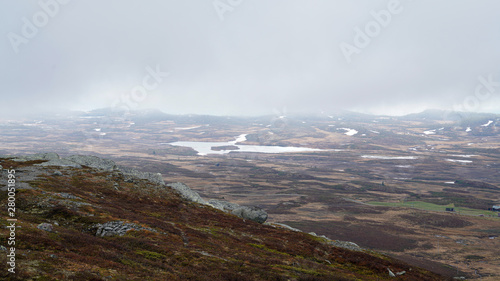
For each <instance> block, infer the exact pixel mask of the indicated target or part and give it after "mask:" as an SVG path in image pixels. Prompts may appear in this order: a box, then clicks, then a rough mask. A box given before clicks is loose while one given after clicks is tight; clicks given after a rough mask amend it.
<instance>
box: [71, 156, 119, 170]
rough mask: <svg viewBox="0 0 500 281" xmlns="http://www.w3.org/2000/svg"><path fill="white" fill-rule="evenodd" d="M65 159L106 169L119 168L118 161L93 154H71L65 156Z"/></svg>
mask: <svg viewBox="0 0 500 281" xmlns="http://www.w3.org/2000/svg"><path fill="white" fill-rule="evenodd" d="M64 159H65V160H70V161H73V162H74V163H77V164H79V165H82V166H87V167H91V168H96V169H101V170H105V171H113V170H117V169H118V168H117V166H116V163H115V162H114V161H113V160H109V159H102V158H99V157H97V156H93V155H71V156H69V157H66V158H64Z"/></svg>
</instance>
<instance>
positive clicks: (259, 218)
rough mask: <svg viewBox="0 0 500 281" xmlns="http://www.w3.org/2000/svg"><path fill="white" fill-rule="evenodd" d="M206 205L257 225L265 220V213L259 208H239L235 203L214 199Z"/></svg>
mask: <svg viewBox="0 0 500 281" xmlns="http://www.w3.org/2000/svg"><path fill="white" fill-rule="evenodd" d="M206 204H207V205H209V206H212V207H214V208H215V209H219V210H221V211H224V212H228V213H231V214H233V215H236V216H238V217H240V218H243V219H248V220H253V221H256V222H258V223H264V222H265V221H266V220H267V213H266V211H264V210H263V209H261V208H259V207H255V206H240V205H238V204H236V203H231V202H227V201H222V200H215V199H211V200H209V201H208V202H207V203H206Z"/></svg>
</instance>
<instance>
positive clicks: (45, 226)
mask: <svg viewBox="0 0 500 281" xmlns="http://www.w3.org/2000/svg"><path fill="white" fill-rule="evenodd" d="M37 228H38V229H40V230H44V231H48V232H52V231H53V230H54V227H53V226H52V224H50V223H46V222H44V223H41V224H39V225H37Z"/></svg>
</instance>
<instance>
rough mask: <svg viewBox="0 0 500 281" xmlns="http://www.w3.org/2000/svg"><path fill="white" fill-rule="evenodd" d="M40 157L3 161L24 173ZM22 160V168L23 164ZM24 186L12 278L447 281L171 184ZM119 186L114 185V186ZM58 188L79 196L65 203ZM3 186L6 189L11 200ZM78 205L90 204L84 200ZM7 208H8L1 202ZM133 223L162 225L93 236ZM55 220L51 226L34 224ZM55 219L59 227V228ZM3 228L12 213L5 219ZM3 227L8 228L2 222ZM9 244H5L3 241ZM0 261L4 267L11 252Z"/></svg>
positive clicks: (73, 175) (91, 176)
mask: <svg viewBox="0 0 500 281" xmlns="http://www.w3.org/2000/svg"><path fill="white" fill-rule="evenodd" d="M32 164H34V162H26V163H18V162H13V161H10V160H5V159H0V165H2V166H3V167H4V168H8V167H14V168H16V169H17V170H18V171H19V173H18V175H20V176H21V177H22V174H23V173H22V171H23V170H24V169H26V168H27V166H30V165H32ZM23 166H24V167H23ZM44 170H45V172H46V173H45V175H43V176H40V177H39V178H38V179H36V180H34V181H32V182H31V185H32V186H33V187H35V188H34V189H33V190H18V192H17V194H16V204H17V210H16V218H17V219H18V225H20V226H21V228H19V229H18V231H17V236H16V239H17V245H16V248H17V268H16V271H17V273H16V274H15V275H9V274H8V273H7V272H6V270H4V271H2V272H1V273H0V278H2V279H5V280H30V279H32V280H110V279H111V280H385V279H392V278H390V277H389V275H388V271H387V268H388V267H389V268H390V269H391V270H392V271H394V272H399V271H406V272H407V273H406V274H405V275H403V276H400V277H399V278H398V280H443V278H441V277H439V276H437V275H434V274H432V273H429V272H426V271H424V270H421V269H418V268H415V267H413V266H409V265H406V264H404V263H401V262H398V261H395V260H392V259H390V258H388V257H384V256H381V255H369V254H367V253H363V252H352V251H348V250H345V249H340V248H335V247H332V246H329V245H327V244H325V243H324V241H322V240H321V239H319V238H317V237H313V236H311V235H308V234H305V233H299V232H292V231H287V230H283V229H277V228H273V227H271V226H266V225H261V224H257V223H254V222H251V221H246V222H245V221H243V220H242V219H240V218H237V217H235V216H232V215H229V214H226V213H223V212H220V211H218V210H215V209H213V208H210V207H207V206H203V205H199V204H195V203H191V202H187V201H184V200H182V199H180V198H179V196H178V195H177V194H176V193H174V192H172V190H170V189H169V188H165V187H159V186H155V185H154V184H152V183H150V182H147V181H144V180H139V179H137V180H134V182H126V181H124V178H123V176H122V175H121V174H119V173H116V172H114V173H108V172H102V171H96V170H94V169H90V168H83V169H61V171H62V172H63V174H64V175H63V176H53V175H51V174H52V169H50V168H44ZM116 184H117V185H116ZM61 193H67V194H72V195H74V196H77V197H78V198H77V199H67V198H64V197H63V196H61ZM6 200H7V197H6V192H2V194H1V195H0V201H1V202H2V204H6ZM81 203H88V204H89V205H86V204H81ZM4 206H5V205H4ZM117 220H120V221H126V222H132V223H135V224H138V225H141V226H145V227H149V228H152V229H155V230H156V232H155V231H147V230H141V231H129V232H128V233H127V234H126V235H124V236H121V237H120V236H115V237H96V236H95V235H94V234H95V230H96V228H95V224H97V223H104V222H108V221H117ZM42 222H48V223H52V224H53V225H54V231H53V232H46V231H42V230H39V229H37V228H36V226H37V225H38V224H39V223H42ZM56 222H57V224H58V225H56ZM1 224H2V225H6V224H7V222H6V217H5V216H4V217H3V218H2V219H1ZM0 233H1V234H2V236H3V237H6V235H7V234H8V232H7V230H6V229H5V228H2V229H1V231H0ZM6 244H7V243H6V241H5V240H3V242H2V245H6ZM0 262H2V263H4V264H5V255H2V256H1V258H0Z"/></svg>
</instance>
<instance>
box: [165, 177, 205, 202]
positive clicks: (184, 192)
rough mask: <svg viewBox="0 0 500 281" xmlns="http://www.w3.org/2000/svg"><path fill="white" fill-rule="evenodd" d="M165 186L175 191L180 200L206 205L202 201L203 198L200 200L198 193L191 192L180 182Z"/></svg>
mask: <svg viewBox="0 0 500 281" xmlns="http://www.w3.org/2000/svg"><path fill="white" fill-rule="evenodd" d="M167 186H168V187H171V188H172V189H174V190H176V191H177V192H178V193H179V194H180V195H181V196H182V198H184V199H186V200H189V201H193V202H196V203H200V204H207V202H206V201H205V200H203V198H201V196H200V195H199V194H198V192H196V191H193V190H191V188H189V187H188V186H187V185H185V184H183V183H181V182H175V183H169V184H167Z"/></svg>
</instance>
